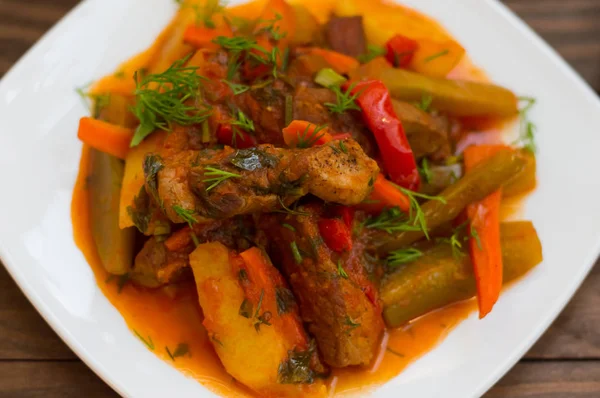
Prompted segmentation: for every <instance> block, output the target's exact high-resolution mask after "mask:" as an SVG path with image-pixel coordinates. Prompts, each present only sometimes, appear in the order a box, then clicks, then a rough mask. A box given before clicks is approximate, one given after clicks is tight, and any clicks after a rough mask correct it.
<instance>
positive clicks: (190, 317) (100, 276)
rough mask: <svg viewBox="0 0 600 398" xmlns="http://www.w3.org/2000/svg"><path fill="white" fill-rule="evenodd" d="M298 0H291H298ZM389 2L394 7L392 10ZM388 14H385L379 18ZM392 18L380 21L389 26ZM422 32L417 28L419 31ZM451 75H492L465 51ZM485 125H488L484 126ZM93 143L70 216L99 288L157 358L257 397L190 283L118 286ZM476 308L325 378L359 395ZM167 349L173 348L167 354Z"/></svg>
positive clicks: (339, 390)
mask: <svg viewBox="0 0 600 398" xmlns="http://www.w3.org/2000/svg"><path fill="white" fill-rule="evenodd" d="M293 2H294V1H292V3H293ZM264 3H265V0H257V1H256V2H253V3H250V4H244V5H241V6H237V7H234V9H233V10H232V14H234V15H239V16H243V17H245V18H253V17H257V16H258V13H259V12H260V10H261V9H262V5H263V4H264ZM302 4H303V5H304V6H306V7H307V8H308V9H309V10H311V11H312V12H313V13H314V14H315V16H317V18H318V19H319V20H320V21H321V22H323V21H325V20H326V19H327V18H328V16H329V15H330V14H331V13H332V11H333V10H334V9H335V7H336V1H335V0H304V1H302ZM355 4H358V5H360V6H361V7H359V8H361V9H360V10H359V11H361V12H365V10H366V11H367V12H373V13H376V14H377V15H383V14H386V13H389V12H394V13H400V14H402V15H405V16H410V17H411V18H416V19H418V21H419V23H420V24H421V25H423V26H426V27H427V29H428V35H429V36H435V37H441V38H450V36H449V35H448V33H446V32H445V30H444V29H443V28H442V27H441V26H440V25H439V24H437V23H436V22H435V21H432V20H430V19H429V18H427V17H425V16H423V15H421V14H419V13H417V12H416V11H413V10H411V9H409V8H406V7H402V6H399V5H392V4H386V3H377V2H374V1H372V0H368V1H365V0H357V1H356V2H355ZM390 9H393V10H392V11H390ZM382 18H383V17H382ZM391 23H392V24H393V22H390V20H384V21H382V26H384V27H386V26H390V24H391ZM174 25H175V24H174V23H171V25H170V26H169V27H168V28H167V29H166V30H165V31H164V32H163V33H162V34H161V36H159V38H158V39H157V41H156V43H155V44H154V46H153V47H152V48H150V49H148V50H147V51H145V52H144V53H142V54H140V55H138V56H136V57H134V58H132V60H130V61H128V62H127V63H125V64H123V65H122V66H121V67H120V68H119V70H120V71H127V72H128V74H129V72H133V71H134V70H136V69H139V67H140V65H144V64H147V63H148V62H149V60H150V59H151V58H152V57H153V56H154V55H155V54H157V53H158V51H157V49H158V46H160V45H162V44H164V42H165V41H166V40H167V36H168V32H170V31H172V30H173V29H175V26H174ZM417 33H418V31H417ZM449 77H451V78H462V79H470V80H480V81H486V80H487V77H486V75H485V73H483V72H482V71H481V70H480V69H478V68H477V67H475V66H474V65H473V64H472V63H471V62H470V60H469V59H468V57H467V56H465V57H463V60H462V61H461V62H460V63H459V65H458V66H457V67H456V68H455V69H454V70H453V71H452V72H451V74H450V76H449ZM132 90H133V87H132V83H131V82H126V83H125V82H123V83H121V82H119V81H115V78H114V77H113V76H108V77H107V78H105V79H103V80H101V81H100V82H99V84H97V85H96V86H95V88H94V91H96V92H102V91H114V92H118V93H122V94H131V92H132ZM489 127H492V128H491V129H490V130H491V131H495V132H494V133H490V134H489V138H488V139H490V140H493V141H495V140H496V139H497V137H498V134H497V132H498V130H499V129H498V128H497V126H496V128H493V127H494V126H489ZM486 130H487V129H486ZM88 154H89V149H88V147H86V146H85V145H84V147H83V150H82V155H81V160H80V167H79V175H78V177H77V182H76V185H75V189H74V192H73V200H72V206H71V217H72V222H73V230H74V239H75V242H76V244H77V246H78V247H79V248H80V250H81V251H82V253H83V254H84V256H85V258H86V260H87V261H88V263H89V265H90V267H91V268H92V270H93V272H94V274H95V277H96V281H97V283H98V286H99V288H100V290H102V292H103V293H104V295H105V296H106V298H107V299H108V300H109V301H110V302H111V303H112V304H113V305H114V306H115V307H116V308H117V310H118V311H119V312H120V313H121V315H122V316H123V319H124V321H125V322H126V324H127V325H128V327H129V328H130V329H131V330H132V332H133V333H134V334H135V335H136V336H137V337H138V338H139V339H140V341H141V343H143V344H146V346H148V348H149V349H151V350H152V351H153V352H154V353H155V354H156V355H157V356H158V357H160V358H161V359H163V360H165V361H167V362H169V363H171V364H172V365H173V366H175V367H176V368H178V369H179V370H180V371H182V372H183V373H184V374H186V375H187V376H189V377H193V378H195V379H196V380H198V381H199V382H200V383H202V384H203V385H204V386H205V387H207V388H209V389H210V390H212V391H214V392H215V393H218V394H222V395H223V396H253V393H252V392H251V391H249V390H248V389H247V388H245V387H244V386H242V385H241V384H240V383H238V382H236V381H235V380H234V379H233V378H232V377H231V376H230V375H228V374H227V372H226V371H225V369H224V368H223V366H222V365H221V363H220V361H219V358H218V357H217V355H216V353H215V351H214V349H213V347H212V344H211V342H210V340H209V338H208V336H207V333H206V331H205V329H204V327H203V326H202V319H203V317H202V310H201V309H200V306H199V304H198V298H197V293H196V289H195V286H194V284H193V283H192V282H190V283H189V284H186V285H182V286H177V287H165V288H161V289H154V290H153V289H146V288H141V287H137V286H134V285H132V284H130V283H126V284H124V285H122V286H119V278H118V277H111V276H110V275H109V274H108V273H107V272H106V271H105V270H104V268H103V267H102V264H101V262H100V258H99V256H98V253H97V251H96V247H95V243H94V240H93V237H92V233H91V228H90V227H91V226H90V211H89V210H90V209H89V200H88V191H87V189H86V179H87V176H88V174H89V170H88V163H89V162H88ZM476 308H477V304H476V302H475V300H468V301H465V302H461V303H457V304H454V305H451V306H448V307H446V308H443V309H440V310H437V311H434V312H432V313H429V314H427V315H425V316H422V317H420V318H419V319H416V320H415V321H413V322H411V323H410V324H409V325H406V326H404V327H401V328H397V329H393V330H388V331H387V332H386V333H385V335H384V337H383V339H382V343H381V349H380V352H379V354H378V355H377V357H376V360H375V361H374V363H373V364H372V365H371V366H370V367H369V368H361V369H358V368H352V369H335V370H333V372H332V375H331V376H330V377H329V379H328V384H329V393H330V396H333V395H334V394H335V395H336V396H337V395H342V396H343V395H354V394H356V393H359V392H366V391H368V390H371V389H374V388H376V387H377V386H379V385H381V384H383V383H385V382H386V381H389V380H390V379H392V378H393V377H395V376H397V375H398V374H399V373H400V372H401V371H402V370H403V369H404V368H405V367H406V366H408V365H409V364H411V363H412V362H414V361H415V360H416V359H418V358H419V357H421V356H422V355H424V354H425V353H427V352H428V351H430V350H431V349H432V348H434V347H435V346H436V345H437V344H438V343H440V342H441V341H442V340H443V339H444V337H445V336H446V335H447V334H448V333H449V332H450V331H451V330H452V329H453V328H454V327H455V326H456V325H457V324H458V323H459V322H461V321H462V320H464V319H465V318H466V317H467V316H468V315H469V314H470V313H471V312H472V311H473V310H475V309H476ZM181 343H185V344H187V347H188V350H187V352H185V353H184V354H183V355H181V356H176V357H175V358H172V357H171V355H172V354H173V353H174V352H175V351H176V348H177V346H178V345H179V344H181ZM169 352H170V353H171V354H169Z"/></svg>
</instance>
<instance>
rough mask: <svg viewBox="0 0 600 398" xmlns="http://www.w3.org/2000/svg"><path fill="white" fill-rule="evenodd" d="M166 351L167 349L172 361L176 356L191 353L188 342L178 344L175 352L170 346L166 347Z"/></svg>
mask: <svg viewBox="0 0 600 398" xmlns="http://www.w3.org/2000/svg"><path fill="white" fill-rule="evenodd" d="M165 351H167V354H168V355H169V358H171V361H175V358H178V357H182V356H184V355H187V354H189V352H190V347H189V346H188V345H187V343H179V344H177V347H175V350H174V351H173V352H171V350H170V349H169V347H165Z"/></svg>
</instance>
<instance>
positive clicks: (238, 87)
mask: <svg viewBox="0 0 600 398" xmlns="http://www.w3.org/2000/svg"><path fill="white" fill-rule="evenodd" d="M221 81H222V82H223V83H225V84H227V85H228V86H229V88H230V89H231V91H233V95H238V94H241V93H245V92H246V91H248V90H250V86H248V85H246V84H239V83H233V82H230V81H228V80H225V79H223V80H221Z"/></svg>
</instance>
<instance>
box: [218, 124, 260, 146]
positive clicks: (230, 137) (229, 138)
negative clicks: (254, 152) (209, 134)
mask: <svg viewBox="0 0 600 398" xmlns="http://www.w3.org/2000/svg"><path fill="white" fill-rule="evenodd" d="M233 129H234V127H233V126H232V125H230V124H227V123H223V124H220V125H219V127H218V128H217V141H218V142H219V144H223V145H229V146H232V147H234V148H238V149H245V148H252V147H255V146H256V145H257V143H258V142H257V141H256V137H254V136H253V135H251V134H249V133H247V132H245V131H243V130H240V129H238V128H236V130H235V131H234V130H233Z"/></svg>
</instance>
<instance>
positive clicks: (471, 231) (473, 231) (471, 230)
mask: <svg viewBox="0 0 600 398" xmlns="http://www.w3.org/2000/svg"><path fill="white" fill-rule="evenodd" d="M469 234H470V235H471V237H472V238H473V239H475V242H476V243H477V248H478V249H479V250H483V248H482V246H481V239H480V238H479V233H478V232H477V230H476V229H475V228H473V226H471V228H469Z"/></svg>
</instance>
